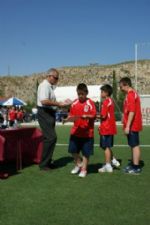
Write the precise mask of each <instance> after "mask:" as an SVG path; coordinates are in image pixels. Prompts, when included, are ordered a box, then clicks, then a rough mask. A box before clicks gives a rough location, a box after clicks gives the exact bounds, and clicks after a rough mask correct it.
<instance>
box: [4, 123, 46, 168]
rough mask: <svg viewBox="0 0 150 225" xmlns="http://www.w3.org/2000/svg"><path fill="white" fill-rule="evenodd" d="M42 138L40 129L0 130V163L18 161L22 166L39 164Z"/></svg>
mask: <svg viewBox="0 0 150 225" xmlns="http://www.w3.org/2000/svg"><path fill="white" fill-rule="evenodd" d="M42 138H43V137H42V133H41V131H40V130H39V129H38V128H30V127H29V128H28V127H26V128H15V129H14V128H10V129H0V161H3V162H10V161H18V162H17V163H19V164H20V166H21V165H22V163H39V162H40V159H41V154H42V149H43V142H42ZM20 166H19V167H20Z"/></svg>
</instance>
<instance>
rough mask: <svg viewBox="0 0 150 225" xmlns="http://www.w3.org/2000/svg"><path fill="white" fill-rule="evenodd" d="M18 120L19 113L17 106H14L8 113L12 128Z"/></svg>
mask: <svg viewBox="0 0 150 225" xmlns="http://www.w3.org/2000/svg"><path fill="white" fill-rule="evenodd" d="M16 119H17V112H16V108H15V106H12V107H11V108H10V109H9V111H8V120H9V126H10V127H12V126H13V125H14V123H15V121H16Z"/></svg>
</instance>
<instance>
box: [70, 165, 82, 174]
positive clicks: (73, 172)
mask: <svg viewBox="0 0 150 225" xmlns="http://www.w3.org/2000/svg"><path fill="white" fill-rule="evenodd" d="M79 171H80V167H79V166H75V167H74V168H73V170H71V174H77V173H79Z"/></svg>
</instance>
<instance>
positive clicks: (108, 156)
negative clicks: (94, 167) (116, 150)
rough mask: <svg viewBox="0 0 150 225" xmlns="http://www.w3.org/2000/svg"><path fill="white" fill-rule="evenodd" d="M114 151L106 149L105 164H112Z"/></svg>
mask: <svg viewBox="0 0 150 225" xmlns="http://www.w3.org/2000/svg"><path fill="white" fill-rule="evenodd" d="M111 158H112V151H111V149H110V148H106V149H105V163H106V164H111Z"/></svg>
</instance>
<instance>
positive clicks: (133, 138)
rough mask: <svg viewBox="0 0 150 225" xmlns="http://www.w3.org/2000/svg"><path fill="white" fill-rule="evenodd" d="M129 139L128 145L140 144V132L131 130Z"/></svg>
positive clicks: (132, 146)
mask: <svg viewBox="0 0 150 225" xmlns="http://www.w3.org/2000/svg"><path fill="white" fill-rule="evenodd" d="M127 139H128V145H129V146H130V147H131V148H134V147H136V146H138V145H139V144H140V141H139V132H134V131H130V132H129V134H128V135H127Z"/></svg>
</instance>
